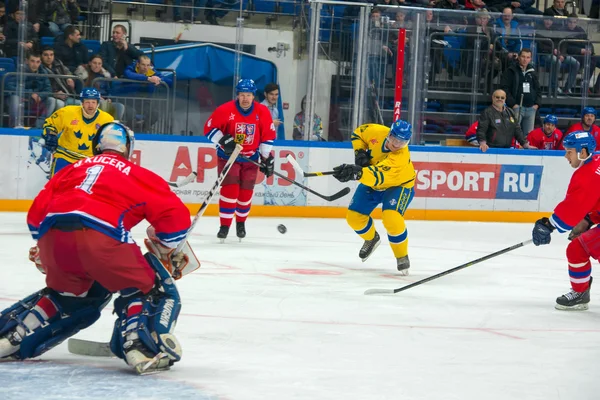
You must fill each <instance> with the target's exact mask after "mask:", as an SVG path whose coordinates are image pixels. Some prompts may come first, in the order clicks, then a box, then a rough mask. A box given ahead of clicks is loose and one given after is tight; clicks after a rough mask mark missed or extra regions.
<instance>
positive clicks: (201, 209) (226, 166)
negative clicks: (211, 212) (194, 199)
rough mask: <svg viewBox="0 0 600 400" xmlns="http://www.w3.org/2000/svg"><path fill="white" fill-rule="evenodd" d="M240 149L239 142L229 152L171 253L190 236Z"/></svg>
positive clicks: (176, 251)
mask: <svg viewBox="0 0 600 400" xmlns="http://www.w3.org/2000/svg"><path fill="white" fill-rule="evenodd" d="M242 149H243V147H242V146H240V145H239V144H238V145H236V146H235V150H234V151H233V153H231V155H230V156H229V159H228V160H227V162H226V163H225V165H224V166H223V170H222V171H221V174H220V175H219V177H218V178H217V180H216V181H215V184H214V185H213V187H212V189H210V191H209V192H208V193H207V194H206V198H205V199H204V201H203V202H202V204H201V205H200V208H199V209H198V212H197V213H196V216H195V217H194V220H193V221H192V224H191V225H190V229H188V231H187V234H186V236H185V238H184V239H183V240H182V241H181V242H179V245H177V249H176V250H175V251H174V252H173V254H175V253H178V252H180V251H181V249H182V248H183V246H184V245H185V243H186V242H187V238H188V237H189V236H190V233H191V232H192V230H193V229H194V227H195V226H196V224H197V223H198V219H200V217H201V216H202V214H204V211H206V208H207V207H208V205H209V204H210V200H211V199H212V198H213V196H214V195H215V194H216V193H217V191H218V190H219V188H220V187H221V184H222V183H223V181H224V180H225V177H226V176H227V173H228V172H229V170H230V169H231V166H232V165H233V163H234V162H235V160H236V159H237V158H238V155H239V154H240V153H241V152H242Z"/></svg>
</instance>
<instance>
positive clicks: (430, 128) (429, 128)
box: [424, 124, 444, 133]
mask: <svg viewBox="0 0 600 400" xmlns="http://www.w3.org/2000/svg"><path fill="white" fill-rule="evenodd" d="M424 132H425V133H444V127H442V126H440V125H436V124H427V125H425V129H424Z"/></svg>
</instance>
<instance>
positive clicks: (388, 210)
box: [333, 120, 416, 275]
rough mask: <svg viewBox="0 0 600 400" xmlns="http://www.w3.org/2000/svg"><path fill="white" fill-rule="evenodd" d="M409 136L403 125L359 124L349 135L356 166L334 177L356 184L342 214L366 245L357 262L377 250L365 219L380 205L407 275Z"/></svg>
mask: <svg viewBox="0 0 600 400" xmlns="http://www.w3.org/2000/svg"><path fill="white" fill-rule="evenodd" d="M411 136H412V127H411V125H410V124H409V123H408V122H406V121H402V120H398V121H396V122H394V123H393V124H392V127H391V128H388V127H387V126H384V125H378V124H366V125H361V126H359V127H358V128H357V129H356V130H355V131H354V132H353V133H352V147H353V148H354V155H355V164H342V165H340V166H338V167H335V168H334V171H335V174H334V175H333V176H334V177H335V178H336V179H337V180H339V181H340V182H347V181H350V180H357V181H359V185H358V187H357V188H356V192H355V193H354V196H353V197H352V200H351V202H350V206H349V207H348V213H347V214H346V220H347V221H348V224H349V225H350V227H352V229H354V231H355V232H356V233H357V234H358V235H359V236H360V237H361V238H363V239H364V241H365V242H364V244H363V246H362V248H361V249H360V252H359V257H360V258H361V259H362V260H363V261H366V260H367V258H369V256H370V255H371V254H372V253H373V251H374V250H375V249H376V248H377V246H379V243H380V241H381V239H380V237H379V233H377V231H376V230H375V226H374V225H373V219H372V218H371V216H370V214H371V213H372V212H373V210H374V209H375V207H377V206H378V205H379V204H383V206H382V209H383V216H382V219H383V225H384V227H385V229H386V231H387V234H388V240H389V242H390V246H391V248H392V251H393V252H394V255H395V256H396V267H397V268H398V271H400V273H401V274H402V275H408V269H409V268H410V261H409V259H408V231H407V230H406V223H405V222H404V212H405V211H406V209H407V208H408V205H409V204H410V202H411V201H412V199H413V197H414V193H415V192H414V185H415V177H416V173H415V168H414V166H413V164H412V162H411V161H410V152H409V150H408V142H409V141H410V138H411Z"/></svg>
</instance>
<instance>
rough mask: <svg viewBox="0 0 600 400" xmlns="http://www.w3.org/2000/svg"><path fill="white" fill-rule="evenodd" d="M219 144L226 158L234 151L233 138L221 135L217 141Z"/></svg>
mask: <svg viewBox="0 0 600 400" xmlns="http://www.w3.org/2000/svg"><path fill="white" fill-rule="evenodd" d="M219 144H220V145H221V148H222V149H223V152H225V154H227V155H228V156H230V155H231V153H233V151H234V150H235V140H233V136H231V135H223V137H222V138H221V140H219Z"/></svg>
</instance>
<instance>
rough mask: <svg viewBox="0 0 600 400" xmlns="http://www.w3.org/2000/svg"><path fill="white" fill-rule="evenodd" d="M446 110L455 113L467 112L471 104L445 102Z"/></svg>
mask: <svg viewBox="0 0 600 400" xmlns="http://www.w3.org/2000/svg"><path fill="white" fill-rule="evenodd" d="M446 111H447V112H455V113H468V112H470V111H471V105H470V104H461V103H448V104H446Z"/></svg>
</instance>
